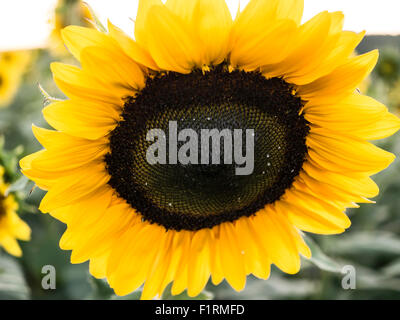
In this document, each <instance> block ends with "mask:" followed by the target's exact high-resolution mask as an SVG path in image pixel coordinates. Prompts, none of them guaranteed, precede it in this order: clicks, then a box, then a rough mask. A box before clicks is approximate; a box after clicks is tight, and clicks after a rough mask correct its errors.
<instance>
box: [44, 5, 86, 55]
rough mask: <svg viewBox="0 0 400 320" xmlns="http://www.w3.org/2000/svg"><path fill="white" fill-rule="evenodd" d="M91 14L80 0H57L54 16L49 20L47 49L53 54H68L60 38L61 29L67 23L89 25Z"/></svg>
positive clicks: (67, 24)
mask: <svg viewBox="0 0 400 320" xmlns="http://www.w3.org/2000/svg"><path fill="white" fill-rule="evenodd" d="M90 19H91V14H90V11H89V9H88V7H87V6H85V5H84V4H83V2H82V1H81V0H58V1H57V5H56V8H55V10H54V16H53V18H52V19H51V21H50V24H51V25H52V27H53V30H52V32H51V34H50V39H49V49H50V51H51V52H52V54H53V55H56V56H65V55H67V54H68V51H67V50H66V48H65V46H64V42H63V40H62V38H61V30H62V29H63V28H65V27H66V26H69V25H79V26H87V27H88V26H90V22H89V21H90Z"/></svg>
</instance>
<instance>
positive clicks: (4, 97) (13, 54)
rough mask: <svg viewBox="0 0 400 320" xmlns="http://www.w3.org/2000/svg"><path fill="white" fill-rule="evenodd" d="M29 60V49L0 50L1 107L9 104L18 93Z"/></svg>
mask: <svg viewBox="0 0 400 320" xmlns="http://www.w3.org/2000/svg"><path fill="white" fill-rule="evenodd" d="M29 61H30V53H29V51H24V50H21V51H4V52H0V107H5V106H7V105H8V104H9V103H10V102H11V100H12V99H13V97H14V96H15V94H16V93H17V91H18V88H19V85H20V83H21V78H22V75H23V73H24V72H25V68H26V66H27V65H28V63H29Z"/></svg>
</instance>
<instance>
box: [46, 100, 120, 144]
mask: <svg viewBox="0 0 400 320" xmlns="http://www.w3.org/2000/svg"><path fill="white" fill-rule="evenodd" d="M42 112H43V115H44V118H45V119H46V121H47V122H48V123H49V124H50V125H51V126H52V127H53V128H55V129H56V130H59V131H63V132H66V133H68V134H71V135H73V136H75V137H81V138H86V139H92V140H95V139H99V138H101V137H104V136H106V135H107V134H108V133H110V132H111V131H112V130H113V129H114V128H115V127H116V125H117V122H118V121H119V120H120V112H118V111H117V110H116V109H115V108H114V106H113V105H112V104H107V103H105V102H103V103H93V102H88V101H81V100H77V99H74V100H65V101H59V102H54V103H52V104H50V105H48V106H47V107H45V108H44V109H43V111H42Z"/></svg>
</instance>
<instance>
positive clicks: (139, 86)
mask: <svg viewBox="0 0 400 320" xmlns="http://www.w3.org/2000/svg"><path fill="white" fill-rule="evenodd" d="M302 11H303V1H301V0H284V1H282V0H279V1H278V0H252V1H250V3H249V4H248V5H247V6H246V7H245V8H244V10H243V11H242V12H239V13H238V15H237V17H236V18H235V19H234V21H233V20H232V18H231V15H230V12H229V10H228V7H227V5H226V3H225V2H224V1H223V0H196V1H185V0H168V1H167V2H166V3H165V5H164V4H163V3H162V2H161V1H160V0H146V1H140V2H139V8H138V15H137V19H136V22H135V40H134V39H132V38H131V37H129V36H128V35H126V34H125V33H123V32H122V31H121V30H120V29H118V28H117V27H115V26H114V25H112V24H111V23H109V24H108V32H105V33H103V32H100V31H98V30H95V29H89V28H83V27H77V26H69V27H67V28H65V29H64V30H63V32H62V35H63V39H64V42H65V44H66V45H67V47H68V48H69V50H70V52H71V53H72V54H73V55H74V56H75V57H76V58H77V59H78V60H79V61H80V63H81V67H77V66H73V65H65V64H61V63H53V64H52V65H51V69H52V72H53V75H54V80H55V82H56V84H57V85H58V86H59V88H60V89H61V90H62V91H63V92H64V93H65V94H66V95H67V96H68V98H69V99H68V100H65V101H57V102H54V103H52V104H50V105H49V106H47V107H45V108H44V110H43V114H44V117H45V119H46V120H47V122H48V123H49V124H50V125H51V126H52V127H53V128H54V129H55V130H47V129H42V128H38V127H35V126H34V127H33V132H34V135H35V136H36V138H37V139H38V140H39V142H40V143H41V144H42V145H43V147H44V149H43V150H41V151H38V152H36V153H34V154H31V155H29V156H27V157H25V158H24V159H22V160H21V163H20V164H21V167H22V169H23V173H24V174H25V175H26V176H27V177H29V178H30V179H32V180H34V181H35V182H36V184H37V185H38V186H39V187H40V188H42V189H44V190H47V194H46V195H45V197H44V198H43V199H42V201H41V204H40V210H41V211H42V212H44V213H46V212H49V213H50V214H51V215H52V216H53V217H55V218H56V219H59V220H61V221H62V222H64V223H66V224H67V226H68V227H67V230H66V232H65V233H64V235H63V236H62V238H61V240H60V246H61V248H62V249H65V250H72V255H71V262H72V263H82V262H84V261H87V260H90V272H91V274H92V275H93V276H95V277H97V278H105V277H106V278H107V280H108V282H109V284H110V286H111V287H112V288H113V289H114V290H115V292H116V293H117V294H118V295H125V294H128V293H130V292H132V291H133V290H135V289H137V288H138V287H140V286H141V285H142V284H144V286H143V291H142V298H143V299H149V298H153V297H156V296H160V295H161V294H162V292H163V290H164V288H165V287H166V286H167V284H169V283H172V286H171V292H172V294H175V295H176V294H179V293H181V292H183V291H184V290H185V289H187V291H188V294H189V295H190V296H196V295H198V294H199V293H200V292H201V290H202V289H203V288H204V286H205V285H206V283H207V281H208V280H209V278H210V277H211V280H212V282H213V283H214V284H216V285H217V284H219V283H220V282H221V281H222V280H223V279H226V281H227V282H228V283H229V284H230V285H231V286H232V287H233V288H234V289H236V290H242V289H243V288H244V286H245V282H246V276H247V275H249V274H253V275H255V276H256V277H258V278H262V279H267V278H268V277H269V274H270V266H271V264H274V265H276V266H277V267H278V268H280V269H281V270H282V271H284V272H286V273H289V274H294V273H297V272H298V271H299V268H300V255H303V256H304V257H307V258H308V257H310V255H311V252H310V250H309V248H308V247H307V245H306V244H305V242H304V240H303V238H302V233H301V231H306V232H312V233H317V234H337V233H341V232H344V230H345V229H346V228H348V227H349V226H350V220H349V218H348V217H347V215H346V214H345V210H346V208H349V207H357V204H356V203H357V202H359V203H365V202H366V203H370V202H372V201H371V200H369V199H368V198H372V197H375V196H376V195H377V194H378V191H379V190H378V187H377V186H376V184H375V183H374V182H373V181H372V180H371V179H370V176H371V175H372V174H375V173H377V172H378V171H380V170H383V169H384V168H386V167H387V166H388V165H389V164H390V163H391V162H392V161H393V160H394V158H395V157H394V155H393V154H390V153H388V152H386V151H384V150H381V149H379V148H378V147H376V146H374V145H373V144H371V143H370V142H368V141H367V140H374V139H381V138H384V137H387V136H389V135H391V134H393V133H394V132H396V131H397V130H398V129H399V127H400V121H399V119H397V118H396V117H395V116H394V115H392V114H390V113H389V112H388V110H387V109H386V107H385V106H383V105H382V104H381V103H379V102H377V101H375V100H374V99H372V98H369V97H367V96H364V95H361V94H359V93H358V92H357V90H356V88H357V86H358V84H359V83H360V82H361V81H362V80H363V79H364V78H365V77H366V76H367V75H368V74H369V73H370V72H371V70H372V69H373V67H374V65H375V63H376V61H377V59H378V53H377V51H372V52H369V53H367V54H364V55H361V56H353V57H352V56H351V55H352V52H353V50H354V49H355V47H356V46H357V45H358V43H359V42H360V41H361V39H362V38H363V36H364V33H360V34H356V33H353V32H348V31H342V26H343V15H342V13H340V12H333V13H329V12H322V13H320V14H318V15H316V16H315V17H314V18H312V19H311V20H310V21H308V22H306V23H304V24H301V23H300V20H301V16H302ZM171 121H176V123H177V125H178V127H180V128H191V129H192V130H194V131H195V132H199V131H200V130H201V128H206V129H213V128H217V129H219V130H222V129H224V128H230V129H235V128H241V129H253V130H254V139H255V150H254V170H253V172H252V174H249V175H236V174H235V168H236V166H235V165H234V164H223V165H222V164H221V165H195V164H193V163H188V164H186V165H184V164H182V163H177V164H171V163H168V164H161V163H156V164H150V163H149V162H148V161H147V160H146V150H148V148H149V146H150V143H151V142H149V141H147V139H146V133H147V132H148V131H149V130H151V129H153V128H158V129H162V130H163V131H168V128H169V124H170V122H171ZM171 155H172V159H173V158H174V157H175V156H176V151H175V153H174V152H173V151H172V152H171V153H170V154H169V157H171Z"/></svg>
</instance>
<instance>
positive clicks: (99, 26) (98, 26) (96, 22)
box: [83, 2, 107, 33]
mask: <svg viewBox="0 0 400 320" xmlns="http://www.w3.org/2000/svg"><path fill="white" fill-rule="evenodd" d="M83 4H84V5H85V6H86V7H87V8H88V10H89V12H90V14H91V16H92V18H93V19H94V21H92V20H89V19H87V20H88V21H89V22H90V23H91V24H92V25H93V26H94V27H95V28H96V29H97V30H99V31H100V32H103V33H106V32H107V29H106V28H105V27H104V25H103V24H102V23H101V21H100V19H99V18H98V17H97V15H96V13H95V12H94V10H93V8H92V7H91V6H90V5H89V4H88V3H87V2H83Z"/></svg>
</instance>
